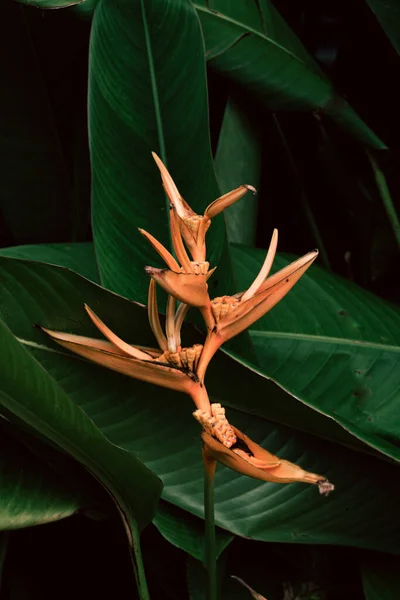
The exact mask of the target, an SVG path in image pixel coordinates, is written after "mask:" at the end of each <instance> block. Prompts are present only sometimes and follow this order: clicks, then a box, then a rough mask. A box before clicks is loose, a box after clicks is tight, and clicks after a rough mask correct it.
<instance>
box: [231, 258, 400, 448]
mask: <svg viewBox="0 0 400 600" xmlns="http://www.w3.org/2000/svg"><path fill="white" fill-rule="evenodd" d="M233 256H234V264H235V266H236V276H237V279H238V281H239V289H241V290H244V289H246V288H247V287H248V286H249V284H250V283H251V281H252V280H253V279H254V277H255V275H256V273H257V272H258V271H259V269H260V266H261V264H262V261H263V260H264V257H265V253H264V251H262V250H257V249H254V248H243V247H236V248H233ZM288 262H289V260H288V259H287V258H284V257H282V256H278V257H277V258H276V261H275V264H274V270H277V269H279V268H281V267H283V266H284V265H286V264H288ZM250 336H251V339H252V341H253V344H254V347H255V352H256V355H257V360H258V364H259V367H260V369H261V371H262V372H264V373H265V374H266V375H267V376H268V377H271V378H273V379H274V380H275V381H277V382H278V383H279V385H282V386H283V387H284V388H285V389H286V390H288V391H289V392H290V393H292V394H293V395H294V396H295V397H296V398H298V399H299V400H301V402H304V403H306V404H307V405H308V406H312V407H313V408H315V409H316V410H317V411H319V412H321V413H323V414H325V415H327V416H329V417H330V418H332V419H334V420H335V421H337V422H338V423H340V424H341V425H342V426H343V427H344V428H345V429H347V430H348V431H350V432H351V433H352V434H354V435H355V436H357V437H359V438H360V439H362V440H363V441H364V442H366V443H367V444H370V445H372V446H373V447H375V448H377V449H378V450H380V451H381V452H383V453H385V454H387V455H388V456H390V457H392V458H395V459H396V460H399V459H400V447H399V436H400V420H399V419H398V418H397V413H398V411H397V409H396V407H397V405H398V403H399V401H400V311H399V309H398V308H396V307H394V306H392V305H390V304H389V303H387V302H385V301H384V300H381V299H380V298H378V297H376V296H374V295H372V294H370V293H368V292H366V291H364V290H362V289H361V288H358V287H357V286H356V285H354V284H352V283H351V282H349V281H345V280H343V279H341V278H339V277H337V276H335V275H332V274H330V273H328V272H326V271H324V270H322V269H321V268H319V267H317V266H314V265H313V266H312V267H311V269H310V270H309V271H308V272H307V273H306V275H305V276H304V277H303V278H302V280H301V281H300V282H299V283H298V284H297V285H296V288H295V291H293V292H291V293H290V294H289V295H288V297H287V298H285V300H284V301H283V302H281V303H280V304H279V305H278V306H277V307H275V308H274V310H273V311H271V313H268V314H267V315H265V317H263V318H262V319H260V320H259V321H258V322H257V323H255V324H254V325H253V326H252V328H251V330H250Z"/></svg>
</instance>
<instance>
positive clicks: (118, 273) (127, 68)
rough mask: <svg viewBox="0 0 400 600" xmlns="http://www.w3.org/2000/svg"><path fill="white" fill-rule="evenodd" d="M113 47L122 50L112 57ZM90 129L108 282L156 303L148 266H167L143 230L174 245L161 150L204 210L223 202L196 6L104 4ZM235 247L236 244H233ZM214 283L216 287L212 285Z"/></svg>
mask: <svg viewBox="0 0 400 600" xmlns="http://www.w3.org/2000/svg"><path fill="white" fill-rule="evenodd" d="M111 49H112V50H111ZM90 57H91V58H90V94H89V122H90V146H91V158H92V175H93V192H92V199H93V232H94V240H95V246H96V254H97V258H98V262H99V268H100V274H101V278H102V282H103V284H104V285H105V286H106V287H108V288H110V289H112V290H114V291H116V292H118V293H122V294H124V295H125V296H128V297H130V298H134V299H135V300H138V301H143V302H144V301H145V300H146V298H147V284H148V281H147V276H146V275H145V273H144V271H143V266H144V265H145V264H147V263H148V262H150V264H156V265H162V266H165V265H163V264H162V262H161V261H160V259H159V257H158V256H156V254H155V252H154V253H153V254H150V256H151V257H152V258H150V259H149V258H148V256H149V253H148V250H149V248H148V245H147V242H146V241H145V240H143V238H142V236H141V235H140V234H139V233H138V231H137V228H138V227H141V228H143V229H146V230H148V231H149V232H150V233H151V234H153V235H154V236H155V237H156V238H157V239H159V240H160V241H161V242H162V243H163V244H165V245H166V246H167V247H169V246H170V240H169V230H168V212H169V205H168V202H167V200H166V197H165V195H164V192H163V189H162V186H161V180H160V175H159V172H158V169H157V167H156V165H155V163H154V161H153V159H152V157H151V151H152V150H154V151H155V152H157V153H158V154H159V155H160V157H161V158H162V159H163V161H164V162H165V163H167V165H168V168H169V170H170V172H171V174H172V176H173V178H174V179H175V181H176V184H177V186H178V188H179V190H180V192H181V193H182V195H183V196H184V197H185V198H186V200H187V201H188V202H189V204H190V205H191V206H192V208H193V209H194V210H195V211H196V212H202V211H203V210H204V209H205V207H206V206H207V204H208V203H209V202H211V201H212V200H213V199H215V198H216V197H218V196H219V190H218V186H217V183H216V179H215V174H214V170H213V164H212V158H211V151H210V143H209V133H208V112H207V90H206V75H205V61H204V53H203V41H202V37H201V30H200V26H199V23H198V18H197V15H196V13H195V11H194V9H193V7H192V5H191V3H190V1H189V0H174V1H173V2H171V1H167V0H147V1H146V2H145V1H144V0H120V1H119V2H113V1H109V0H103V1H102V2H101V3H100V4H99V5H98V6H97V8H96V11H95V15H94V19H93V25H92V36H91V46H90ZM224 229H225V228H224V221H223V218H222V217H220V218H217V219H215V220H213V223H212V226H211V229H210V234H209V237H208V247H209V260H210V261H211V262H212V264H218V265H219V266H220V269H221V273H220V276H219V277H218V278H216V279H215V281H218V282H219V283H220V284H221V285H222V286H223V287H222V289H224V291H225V293H226V290H227V289H229V286H230V285H231V284H230V278H231V269H230V263H229V258H228V257H227V256H225V257H224V258H223V257H221V255H222V252H223V246H224V237H225V231H224ZM225 248H226V247H225ZM210 284H211V286H212V287H213V286H214V283H213V282H210Z"/></svg>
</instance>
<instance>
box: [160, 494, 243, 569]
mask: <svg viewBox="0 0 400 600" xmlns="http://www.w3.org/2000/svg"><path fill="white" fill-rule="evenodd" d="M153 523H154V525H155V526H156V527H157V529H158V530H159V532H160V533H161V534H162V535H163V536H164V537H165V539H167V540H168V541H169V542H171V544H174V546H177V547H178V548H182V550H184V551H185V552H186V553H187V554H190V556H193V558H196V559H197V560H200V561H203V560H204V521H202V520H201V519H199V518H197V517H194V516H193V515H191V514H189V513H188V512H186V511H183V510H182V509H179V508H177V507H176V506H173V505H172V504H170V503H169V502H163V501H161V502H160V504H159V505H158V509H157V514H156V516H155V518H154V521H153ZM232 539H233V536H232V535H231V534H230V533H228V532H227V531H225V530H224V529H220V528H219V527H217V528H216V551H217V557H218V556H219V555H220V554H221V553H222V551H223V550H224V549H225V548H226V547H227V546H228V545H229V544H230V542H231V541H232Z"/></svg>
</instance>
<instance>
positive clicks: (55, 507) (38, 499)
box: [0, 426, 83, 580]
mask: <svg viewBox="0 0 400 600" xmlns="http://www.w3.org/2000/svg"><path fill="white" fill-rule="evenodd" d="M0 432H1V437H0V457H1V458H0V487H1V495H0V530H8V529H20V528H22V527H31V526H32V525H40V524H43V523H51V522H53V521H58V520H59V519H65V518H66V517H69V516H71V515H73V514H74V513H75V512H76V511H77V510H78V509H79V508H81V507H82V506H83V496H82V495H81V494H80V493H77V492H76V491H74V490H72V489H70V488H69V487H68V485H67V484H66V482H65V481H63V479H62V478H61V477H60V476H59V475H57V474H55V473H54V472H53V471H52V470H51V469H50V468H49V467H48V466H47V465H46V464H45V463H44V462H42V461H40V460H39V459H38V458H36V457H35V456H33V455H32V454H31V453H30V452H29V451H28V450H27V449H26V448H25V447H24V446H23V445H22V444H21V443H19V442H17V441H16V440H14V439H12V438H11V437H10V436H9V435H7V434H6V432H5V431H4V427H3V426H0ZM2 540H3V534H0V580H1V565H2V559H1V554H2V553H1V541H2Z"/></svg>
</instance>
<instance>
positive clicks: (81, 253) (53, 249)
mask: <svg viewBox="0 0 400 600" xmlns="http://www.w3.org/2000/svg"><path fill="white" fill-rule="evenodd" d="M0 256H9V257H11V258H25V259H27V260H36V261H39V262H44V263H50V264H52V265H58V266H60V267H67V268H68V269H72V271H76V272H77V273H79V274H80V275H83V276H84V277H87V278H88V279H90V280H91V281H94V282H96V283H100V278H99V271H98V268H97V263H96V256H95V253H94V248H93V244H92V243H91V242H83V243H75V244H32V245H26V246H12V247H11V248H0Z"/></svg>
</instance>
